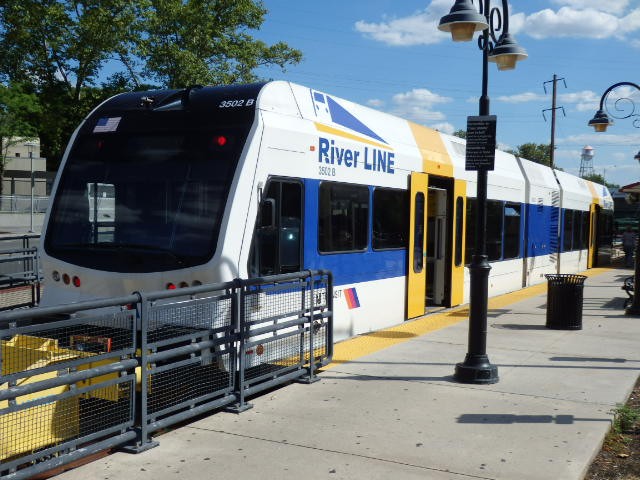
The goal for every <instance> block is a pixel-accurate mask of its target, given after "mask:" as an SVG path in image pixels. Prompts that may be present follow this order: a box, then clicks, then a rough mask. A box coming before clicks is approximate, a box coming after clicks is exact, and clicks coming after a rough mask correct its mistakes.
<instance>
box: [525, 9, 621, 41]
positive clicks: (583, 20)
mask: <svg viewBox="0 0 640 480" xmlns="http://www.w3.org/2000/svg"><path fill="white" fill-rule="evenodd" d="M619 23H620V20H619V19H618V18H617V17H615V16H613V15H611V14H608V13H605V12H602V11H597V10H594V9H586V10H576V9H573V8H570V7H562V8H561V9H560V10H558V11H557V12H554V11H553V10H551V9H548V8H547V9H544V10H541V11H539V12H536V13H533V14H532V15H529V16H528V17H527V18H526V20H525V21H524V25H523V30H524V31H525V32H526V33H527V34H528V35H529V36H531V37H533V38H538V39H542V38H548V37H587V38H609V37H612V36H614V35H615V34H616V33H617V31H618V28H619Z"/></svg>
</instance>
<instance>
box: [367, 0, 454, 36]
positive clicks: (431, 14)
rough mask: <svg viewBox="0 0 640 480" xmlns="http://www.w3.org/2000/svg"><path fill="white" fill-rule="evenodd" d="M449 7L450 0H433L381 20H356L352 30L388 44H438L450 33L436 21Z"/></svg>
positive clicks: (438, 20)
mask: <svg viewBox="0 0 640 480" xmlns="http://www.w3.org/2000/svg"><path fill="white" fill-rule="evenodd" d="M450 8H451V1H450V0H433V1H432V2H431V3H430V4H429V6H428V7H427V8H425V9H424V10H422V11H418V12H415V13H414V14H412V15H408V16H406V17H400V18H390V19H386V18H385V19H384V20H383V21H382V22H379V23H374V22H366V21H364V20H360V21H358V22H356V24H355V29H356V30H357V31H358V32H360V33H362V34H364V35H365V36H366V37H368V38H371V39H373V40H377V41H379V42H382V43H386V44H387V45H393V46H410V45H432V44H435V43H440V42H442V41H444V40H446V39H447V38H450V34H448V33H446V32H441V31H440V30H438V23H439V22H440V18H441V17H442V16H443V15H446V14H447V13H448V12H449V10H450Z"/></svg>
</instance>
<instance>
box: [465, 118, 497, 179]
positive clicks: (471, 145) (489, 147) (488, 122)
mask: <svg viewBox="0 0 640 480" xmlns="http://www.w3.org/2000/svg"><path fill="white" fill-rule="evenodd" d="M496 123H497V121H496V116H495V115H482V116H478V117H467V152H466V155H465V158H466V161H465V167H464V168H465V170H493V168H494V163H495V159H496Z"/></svg>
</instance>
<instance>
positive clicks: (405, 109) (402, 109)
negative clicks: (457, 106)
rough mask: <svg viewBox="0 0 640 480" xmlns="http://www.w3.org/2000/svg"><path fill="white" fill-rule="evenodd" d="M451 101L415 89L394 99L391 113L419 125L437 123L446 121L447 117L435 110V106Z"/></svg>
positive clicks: (424, 89) (423, 90)
mask: <svg viewBox="0 0 640 480" xmlns="http://www.w3.org/2000/svg"><path fill="white" fill-rule="evenodd" d="M451 101H452V99H451V98H450V97H443V96H441V95H438V94H436V93H433V92H431V91H430V90H427V89H426V88H415V89H413V90H411V91H409V92H405V93H397V94H395V95H394V96H393V97H392V103H393V108H392V110H391V113H393V114H394V115H398V116H399V117H402V118H407V119H411V120H413V121H416V122H419V123H427V122H434V121H436V122H437V121H441V120H444V118H445V116H444V114H443V113H442V112H438V111H436V110H434V107H435V105H438V104H441V103H448V102H451Z"/></svg>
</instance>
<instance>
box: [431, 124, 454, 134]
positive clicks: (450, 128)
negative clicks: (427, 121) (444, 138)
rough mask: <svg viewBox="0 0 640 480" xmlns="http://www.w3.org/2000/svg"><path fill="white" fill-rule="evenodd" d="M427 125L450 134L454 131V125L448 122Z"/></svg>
mask: <svg viewBox="0 0 640 480" xmlns="http://www.w3.org/2000/svg"><path fill="white" fill-rule="evenodd" d="M429 126H430V127H431V128H433V129H434V130H438V131H439V132H442V133H446V134H448V135H452V134H453V132H455V131H456V129H455V127H454V126H453V125H451V124H450V123H449V122H442V123H436V124H433V125H429Z"/></svg>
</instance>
